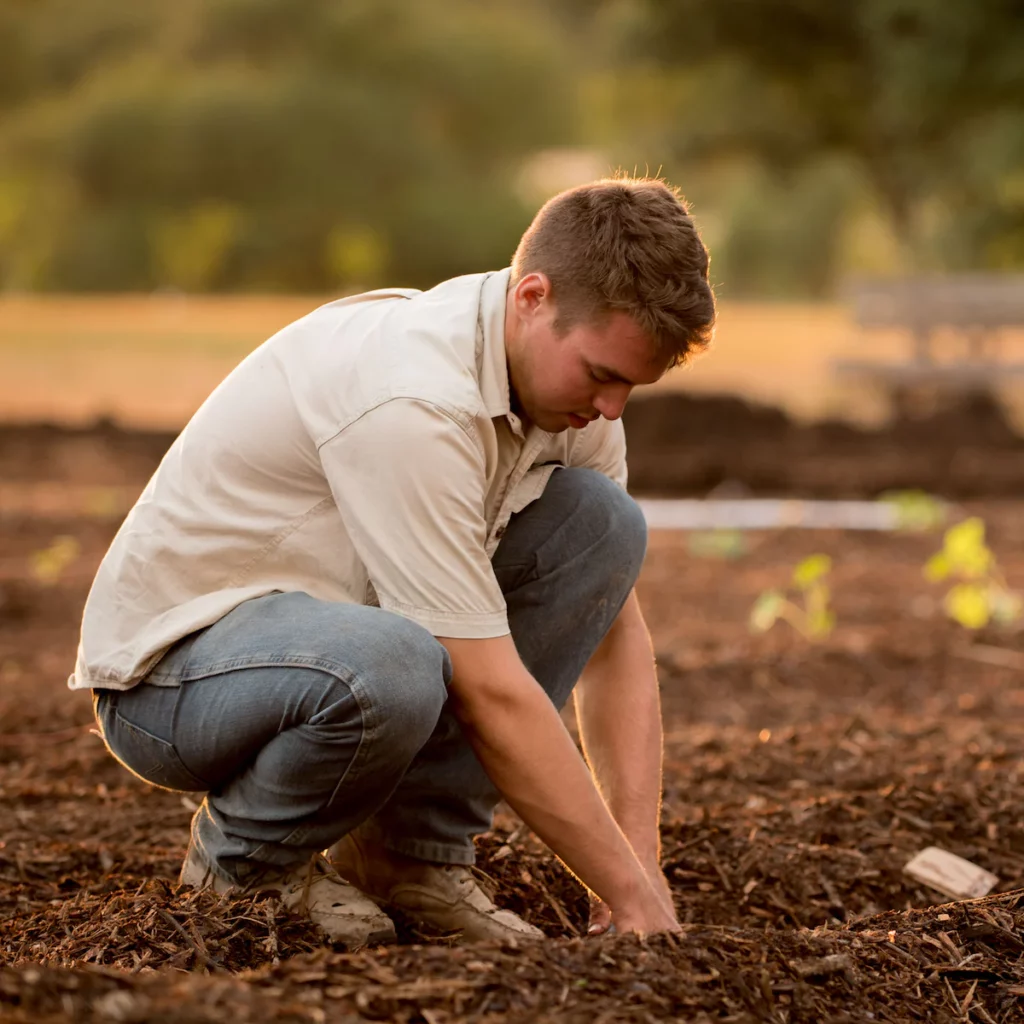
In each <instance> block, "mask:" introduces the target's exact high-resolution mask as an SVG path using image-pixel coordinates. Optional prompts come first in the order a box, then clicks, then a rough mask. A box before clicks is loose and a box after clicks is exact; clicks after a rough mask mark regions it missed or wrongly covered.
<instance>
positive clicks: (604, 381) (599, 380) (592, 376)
mask: <svg viewBox="0 0 1024 1024" xmlns="http://www.w3.org/2000/svg"><path fill="white" fill-rule="evenodd" d="M587 373H589V374H590V379H591V380H595V381H597V383H598V384H607V383H608V380H607V378H605V377H599V376H598V375H597V374H596V373H594V371H593V370H591V369H588V370H587Z"/></svg>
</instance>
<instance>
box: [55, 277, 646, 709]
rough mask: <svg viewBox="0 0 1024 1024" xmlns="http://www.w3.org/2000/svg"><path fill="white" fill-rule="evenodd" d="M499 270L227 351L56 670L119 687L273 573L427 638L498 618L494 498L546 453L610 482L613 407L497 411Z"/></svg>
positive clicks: (112, 553) (501, 626) (512, 492)
mask: <svg viewBox="0 0 1024 1024" xmlns="http://www.w3.org/2000/svg"><path fill="white" fill-rule="evenodd" d="M509 276H510V271H509V270H507V269H506V270H504V271H500V272H498V273H491V274H476V275H471V276H466V277H460V278H455V279H453V280H451V281H446V282H444V283H443V284H440V285H438V286H437V287H436V288H433V289H431V290H430V291H427V292H417V291H413V290H394V291H378V292H369V293H366V294H363V295H357V296H353V297H351V298H347V299H342V300H340V301H338V302H331V303H328V304H327V305H325V306H321V307H320V308H319V309H317V310H314V311H313V312H312V313H310V314H309V315H308V316H306V317H303V318H302V319H301V320H298V321H296V322H295V323H293V324H290V325H289V326H287V327H285V328H284V329H283V330H281V331H280V332H278V333H277V334H276V335H274V336H273V337H272V338H271V339H270V340H269V341H267V342H265V343H264V344H263V345H261V346H260V347H259V348H257V349H256V350H255V351H254V352H252V353H251V354H250V355H249V356H248V357H247V358H246V359H245V360H244V361H243V362H242V363H241V364H239V366H238V367H236V368H235V370H233V371H232V372H231V373H230V374H229V375H228V377H227V378H226V379H225V380H224V381H223V382H222V383H221V384H220V386H219V387H218V388H217V389H216V390H215V391H214V392H213V394H211V395H210V397H209V398H208V399H207V400H206V402H205V403H204V404H203V405H202V406H201V408H200V409H199V410H198V411H197V412H196V414H195V416H194V417H193V418H192V419H191V421H190V422H189V423H188V425H187V426H186V427H185V429H184V431H183V432H182V433H181V435H180V436H179V437H178V438H177V440H176V441H175V442H174V444H173V445H172V446H171V448H170V449H169V450H168V452H167V454H166V455H165V456H164V459H163V460H162V462H161V463H160V466H159V468H158V469H157V471H156V473H155V474H154V475H153V477H152V479H151V480H150V481H149V483H148V484H147V486H146V489H145V490H144V491H143V493H142V495H141V497H140V498H139V500H138V502H137V503H136V504H135V507H134V508H133V509H132V510H131V512H130V513H129V514H128V516H127V518H126V519H125V521H124V523H123V524H122V526H121V529H120V530H119V531H118V533H117V536H116V537H115V538H114V541H113V543H112V544H111V547H110V549H109V551H108V552H107V554H106V556H105V557H104V559H103V562H102V563H101V565H100V568H99V571H98V573H97V576H96V579H95V581H94V582H93V586H92V589H91V591H90V593H89V597H88V600H87V602H86V606H85V612H84V615H83V622H82V637H81V643H80V645H79V650H78V659H77V663H76V666H75V671H74V674H73V675H72V676H71V679H70V681H69V685H70V686H71V687H72V688H76V689H77V688H86V687H111V688H114V689H128V688H130V687H131V686H132V685H134V684H135V683H136V682H138V681H139V680H140V679H142V678H143V677H144V676H145V675H146V674H147V673H148V672H149V670H150V669H151V668H152V667H153V666H154V665H155V664H156V662H157V661H158V660H159V659H160V657H161V656H162V655H163V654H164V653H165V652H166V651H167V649H168V648H169V647H170V646H171V645H172V644H173V643H175V641H177V640H179V639H181V638H182V637H184V636H186V635H188V634H189V633H192V632H194V631H195V630H198V629H202V628H204V627H206V626H208V625H210V624H212V623H213V622H215V621H217V619H219V618H221V617H222V616H224V615H226V614H227V613H228V612H229V611H231V609H232V608H234V607H236V606H237V605H238V604H240V603H241V602H242V601H246V600H249V599H250V598H254V597H259V596H262V595H264V594H269V593H272V592H274V591H305V592H306V593H308V594H310V595H312V596H313V597H317V598H321V599H324V600H329V601H342V602H349V603H357V604H379V605H380V607H382V608H385V609H388V610H390V611H393V612H396V613H397V614H399V615H403V616H405V617H406V618H409V619H412V620H413V621H415V622H418V623H420V624H421V625H423V626H424V627H425V628H426V629H428V630H429V631H430V632H432V633H433V634H434V635H435V636H447V637H468V638H483V637H494V636H502V635H504V634H506V633H508V620H507V616H506V610H505V602H504V599H503V597H502V593H501V589H500V588H499V586H498V583H497V581H496V579H495V577H494V573H493V571H492V568H491V562H490V559H491V556H492V555H493V554H494V551H495V549H496V548H497V546H498V543H499V541H500V540H501V536H502V534H503V532H504V530H505V527H506V525H507V524H508V521H509V519H510V518H511V516H512V515H513V514H514V513H515V512H518V511H520V510H521V509H523V508H525V507H526V506H527V505H528V504H529V503H530V502H531V501H533V500H535V499H536V498H537V497H539V496H540V494H541V493H542V492H543V490H544V486H545V484H546V483H547V481H548V478H549V477H550V475H551V473H552V472H553V471H554V469H555V468H557V467H558V466H589V467H591V468H594V469H597V470H599V471H601V472H603V473H605V474H607V475H608V476H610V477H611V478H612V479H614V480H616V481H617V482H619V483H620V484H621V485H622V486H625V483H626V462H625V438H624V434H623V431H622V425H621V423H620V422H618V421H616V422H609V421H607V420H603V419H602V420H598V421H596V422H594V423H592V424H590V425H589V426H588V427H586V428H585V429H584V430H579V431H577V430H567V431H565V432H563V433H560V434H549V433H546V432H544V431H542V430H539V429H537V428H536V427H531V428H529V429H528V430H526V431H525V432H524V429H523V424H522V423H521V421H520V420H519V418H518V417H517V416H516V415H515V414H514V413H513V412H512V411H511V409H510V402H509V382H508V368H507V363H506V357H505V336H504V324H505V297H506V293H507V290H508V283H509Z"/></svg>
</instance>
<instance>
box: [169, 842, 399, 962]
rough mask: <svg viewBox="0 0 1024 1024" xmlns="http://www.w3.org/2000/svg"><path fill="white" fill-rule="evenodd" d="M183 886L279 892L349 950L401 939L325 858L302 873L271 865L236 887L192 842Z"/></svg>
mask: <svg viewBox="0 0 1024 1024" xmlns="http://www.w3.org/2000/svg"><path fill="white" fill-rule="evenodd" d="M178 881H179V883H180V884H181V885H190V886H192V887H193V888H196V889H212V890H213V891H214V892H219V893H225V894H230V893H254V892H272V893H277V895H278V896H279V897H280V899H281V902H282V903H283V904H284V905H285V906H286V907H287V908H288V909H289V910H290V911H292V912H293V913H295V914H300V915H302V916H304V917H308V918H309V920H310V921H312V922H313V923H314V924H315V925H318V926H319V927H320V928H321V929H323V931H324V932H325V933H326V935H327V937H328V938H329V939H330V940H331V941H332V942H337V943H342V944H343V945H344V946H345V948H346V949H349V950H355V949H361V948H362V947H364V946H379V945H384V944H386V943H391V942H394V941H395V940H396V936H395V925H394V922H393V921H392V920H391V918H390V917H388V916H387V914H385V913H383V912H382V911H381V909H380V908H379V907H378V906H377V905H376V904H375V903H374V902H373V900H371V899H369V898H368V897H367V896H364V895H363V893H361V892H360V891H359V890H358V889H357V888H356V887H355V886H352V885H349V884H348V883H347V882H346V881H345V880H344V879H343V878H341V876H340V875H338V873H337V872H336V871H334V870H333V869H332V868H331V866H330V864H328V863H327V861H326V860H325V859H324V858H323V857H322V856H321V855H320V854H316V855H315V856H313V857H311V858H310V860H309V861H308V862H307V863H306V864H303V865H302V866H301V867H298V868H282V869H278V868H275V867H273V866H268V867H267V868H266V870H264V871H261V872H260V873H259V874H257V875H255V876H254V877H253V878H252V879H251V880H250V881H247V882H246V883H245V884H244V885H235V884H233V883H232V882H229V881H228V880H227V879H225V878H222V877H221V876H220V875H217V874H214V872H213V869H212V868H211V867H210V865H209V864H208V863H207V862H206V858H205V857H203V855H202V853H200V851H199V849H198V848H197V847H196V845H195V843H189V847H188V853H187V854H186V855H185V862H184V864H182V867H181V875H180V877H179V879H178Z"/></svg>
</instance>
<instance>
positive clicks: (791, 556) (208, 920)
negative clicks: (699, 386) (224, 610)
mask: <svg viewBox="0 0 1024 1024" xmlns="http://www.w3.org/2000/svg"><path fill="white" fill-rule="evenodd" d="M75 451H76V452H77V451H78V449H75ZM127 452H128V454H127V455H126V456H125V462H124V477H123V478H122V479H121V480H120V481H119V482H120V483H121V484H123V483H124V482H125V480H128V481H129V482H131V481H132V480H135V481H136V482H137V483H138V484H139V486H141V482H142V475H143V474H142V472H141V470H140V469H139V466H141V462H139V463H138V465H137V461H136V460H140V459H141V456H140V451H139V448H138V447H135V448H131V447H130V446H129V449H127ZM112 458H113V456H112ZM142 461H144V460H142ZM2 462H3V458H2V453H0V463H2ZM53 465H57V466H59V467H61V473H62V474H63V476H62V479H66V480H70V481H72V482H75V480H76V477H75V474H76V473H81V474H86V475H87V474H88V473H89V472H90V469H89V463H88V461H87V460H86V461H84V462H82V463H78V462H77V461H76V459H75V458H72V457H71V456H69V455H68V454H67V453H65V455H64V456H62V457H61V458H58V459H56V461H55V462H54V463H53ZM111 466H112V467H113V468H112V469H111V475H110V477H109V480H108V482H109V481H113V480H114V479H115V474H114V469H116V459H115V462H113V463H111ZM967 511H971V512H976V513H978V514H981V515H983V516H984V518H985V519H986V522H987V523H988V525H989V539H990V541H991V543H992V545H993V547H994V549H995V550H996V552H997V555H998V557H999V559H1000V563H1001V564H1002V566H1003V568H1004V570H1005V572H1006V573H1007V576H1008V578H1009V579H1010V581H1011V583H1016V585H1017V586H1018V587H1020V586H1021V585H1022V583H1024V515H1022V514H1021V513H1022V511H1024V509H1022V507H1021V505H1020V504H1019V503H1014V502H991V501H989V502H980V503H978V504H976V505H971V506H970V507H969V508H968V509H967ZM115 528H116V522H113V521H111V520H110V519H104V518H95V517H87V516H82V515H72V514H70V513H69V514H68V515H67V516H66V517H65V518H64V519H54V518H52V517H49V518H45V517H43V518H37V519H34V518H32V517H25V516H21V517H15V518H8V519H7V520H5V521H4V523H3V528H2V529H0V592H2V593H3V594H5V595H7V596H6V598H5V601H4V602H0V1020H3V1021H5V1022H6V1021H12V1022H18V1024H20V1022H29V1021H32V1022H39V1021H42V1022H54V1024H57V1022H60V1024H65V1022H71V1021H76V1022H77V1021H126V1022H142V1021H159V1022H167V1024H179V1022H180V1024H184V1022H186V1021H187V1022H192V1021H198V1022H205V1021H210V1022H214V1021H216V1022H217V1024H223V1022H224V1021H225V1020H232V1021H239V1022H246V1021H264V1020H267V1021H314V1022H328V1021H339V1022H345V1024H355V1022H357V1021H367V1020H379V1021H390V1022H395V1024H399V1022H401V1024H468V1022H471V1021H472V1022H498V1021H501V1022H518V1021H523V1022H526V1021H560V1022H561V1021H569V1022H577V1021H578V1022H580V1024H583V1022H587V1024H590V1022H594V1021H599V1022H610V1021H631V1022H632V1021H636V1022H647V1021H652V1020H685V1021H698V1022H700V1021H736V1022H739V1021H743V1022H748V1021H749V1022H754V1021H757V1022H773V1024H775V1022H777V1024H784V1022H808V1024H810V1022H815V1024H817V1022H821V1021H829V1022H832V1021H836V1022H842V1021H850V1022H853V1021H857V1022H863V1021H890V1022H903V1021H936V1022H945V1021H949V1022H953V1021H975V1022H983V1024H988V1022H990V1021H996V1022H999V1024H1010V1022H1014V1021H1022V1020H1024V955H1022V954H1024V819H1022V815H1021V813H1020V806H1021V805H1020V791H1021V783H1022V781H1024V779H1022V776H1024V730H1022V728H1021V726H1022V724H1024V635H1022V634H1021V633H1020V632H1019V631H1018V632H1006V631H997V630H988V631H979V632H975V633H966V632H965V631H963V630H961V629H960V628H959V627H957V626H955V625H953V624H952V623H950V622H948V621H946V620H945V618H944V617H943V615H942V613H941V600H940V598H941V595H940V594H937V593H935V592H934V589H931V590H930V589H929V587H928V585H926V584H925V583H924V581H923V580H922V577H921V572H920V568H921V565H922V564H923V562H924V560H925V559H926V558H927V557H928V555H929V554H930V553H931V552H932V551H933V550H935V548H936V547H937V545H938V539H937V537H936V536H935V535H892V536H889V535H877V536H875V535H854V534H843V533H835V532H825V533H820V534H815V535H810V534H807V533H799V532H783V533H777V534H764V535H752V536H751V537H750V538H749V544H748V547H747V549H746V550H745V551H744V552H743V553H742V555H741V557H739V558H737V559H736V560H733V561H721V560H715V559H708V558H699V557H696V556H695V555H694V554H693V553H691V551H690V550H689V549H688V547H687V544H686V540H685V538H684V537H681V536H678V535H671V534H657V535H653V536H652V538H651V546H650V555H649V558H648V562H647V566H646V568H645V571H644V575H643V578H642V580H641V584H640V596H641V601H642V603H643V605H644V608H645V612H646V614H647V617H648V620H649V623H650V625H651V630H652V634H653V638H654V642H655V648H656V652H657V655H658V660H659V665H660V674H661V681H662V695H663V703H664V711H665V725H666V765H665V803H664V814H663V829H662V841H663V854H664V856H663V860H664V865H665V870H666V874H667V876H668V878H669V881H670V884H671V886H672V889H673V894H674V898H675V901H676V905H677V908H678V910H679V915H680V919H681V921H682V922H683V929H684V930H683V932H682V933H681V934H679V935H677V936H670V937H655V938H651V939H649V940H646V941H641V940H639V939H636V938H634V937H629V936H608V937H603V938H599V939H595V938H588V937H586V936H585V930H586V913H587V901H586V895H585V893H584V891H583V890H582V888H581V887H580V886H579V884H578V883H577V882H576V880H575V879H574V878H573V877H572V876H571V875H570V874H569V873H568V872H567V871H566V870H565V869H564V867H562V865H560V864H559V863H558V862H557V861H556V860H555V859H554V858H553V857H552V856H551V855H550V853H549V852H548V851H547V850H546V849H545V848H544V847H543V846H542V844H540V843H539V841H538V840H537V839H536V838H535V837H533V836H532V835H531V834H530V833H529V831H528V830H525V829H524V828H523V827H522V826H521V823H519V822H518V820H517V819H515V817H514V816H513V815H511V814H509V813H508V812H507V811H503V812H502V813H500V814H499V815H498V818H497V820H496V824H495V829H494V830H493V831H492V832H491V833H488V834H487V835H485V836H482V837H481V838H480V840H479V862H478V869H479V871H480V877H481V880H482V882H483V884H484V885H485V886H486V887H489V888H491V889H492V890H493V891H494V892H495V893H496V895H497V898H498V900H499V902H501V903H502V904H503V905H505V906H507V907H509V908H511V909H513V910H515V911H517V912H519V913H521V914H522V915H523V916H524V917H525V918H526V919H527V920H529V921H531V922H532V923H534V924H536V925H537V926H539V927H540V928H542V929H543V930H544V931H545V933H546V934H547V936H548V938H547V939H546V940H545V941H544V942H543V943H541V944H538V945H533V944H520V945H518V946H514V945H496V944H484V945H476V946H466V947H461V946H458V945H454V944H453V940H452V937H451V936H443V935H442V936H436V935H434V936H432V935H425V934H422V933H420V932H417V931H416V929H415V928H413V927H412V925H411V924H410V922H408V921H399V922H398V924H399V937H400V940H401V941H400V944H399V945H398V946H395V947H391V948H388V949H381V950H366V951H362V952H356V953H348V952H344V951H342V950H340V949H334V948H331V947H330V946H326V945H325V944H324V942H323V940H322V937H321V936H320V934H319V933H318V932H317V931H316V929H314V928H313V927H312V926H310V925H308V924H306V923H304V922H303V921H301V920H299V919H297V918H295V917H292V916H290V915H289V914H287V913H286V912H285V911H284V910H283V909H282V907H281V906H280V904H279V903H278V902H277V901H275V900H274V899H272V898H270V897H247V898H243V899H227V898H223V897H218V896H216V895H214V894H212V893H208V892H204V893H197V892H194V891H191V890H187V889H180V888H178V887H177V886H176V884H175V881H174V880H175V878H176V875H177V871H178V868H179V866H180V863H181V857H182V855H183V853H184V845H185V841H186V838H187V830H188V822H189V818H190V816H191V814H192V812H193V811H194V809H195V806H196V800H197V799H199V796H198V795H197V794H178V793H167V792H162V791H158V790H155V789H152V788H150V787H147V786H145V785H144V784H142V783H140V782H138V781H137V780H136V779H134V778H133V777H131V776H130V775H129V774H128V773H127V772H125V771H124V770H123V769H122V768H120V766H118V765H117V764H116V763H115V762H114V761H113V759H112V758H110V756H109V755H108V754H107V753H106V751H105V750H104V748H103V746H102V743H101V742H100V740H99V739H98V737H97V736H96V735H94V734H93V732H92V731H91V728H92V723H91V711H90V707H89V703H88V700H87V699H86V698H85V697H84V696H83V695H81V694H70V693H68V691H67V690H66V687H65V678H66V674H67V671H68V668H69V665H70V663H71V662H72V661H73V656H74V648H75V643H76V640H77V618H78V616H79V615H80V612H81V605H82V601H83V600H84V597H85V592H86V590H87V588H88V585H89V582H90V580H91V577H92V574H93V572H94V571H95V565H96V563H97V561H98V559H99V557H100V555H101V554H102V551H103V549H104V548H105V546H106V544H107V543H109V539H110V536H111V535H112V531H113V530H114V529H115ZM55 534H69V535H72V536H75V537H76V538H77V539H78V540H79V542H80V544H81V549H82V553H81V556H80V557H79V559H78V560H77V561H76V562H75V563H74V564H73V565H72V566H70V567H69V569H68V570H67V572H66V573H64V574H63V575H62V576H61V577H60V579H58V580H57V581H55V582H52V583H47V582H44V581H41V580H39V579H37V578H34V577H33V574H32V571H31V557H30V555H31V552H32V551H35V550H39V549H41V548H44V547H46V546H47V545H48V544H49V543H50V542H51V540H52V538H53V536H54V535H55ZM814 551H825V552H827V553H829V554H830V555H831V556H832V557H833V560H834V570H833V573H832V577H833V578H832V585H833V592H834V601H835V607H836V611H837V615H838V621H839V627H838V628H837V630H836V632H835V633H834V634H833V635H832V636H831V637H829V638H828V639H827V640H826V641H824V642H823V643H821V644H817V645H812V644H809V643H807V642H806V641H804V640H802V639H801V638H799V637H797V636H795V635H794V634H793V633H792V632H791V631H787V630H786V629H785V628H782V627H778V628H776V629H775V630H773V631H772V632H771V633H769V634H767V635H765V636H759V637H754V636H751V635H749V634H748V633H747V631H746V628H745V621H746V615H747V613H748V611H749V609H750V606H751V604H752V602H753V600H754V599H755V597H756V596H757V594H758V593H759V592H760V591H761V590H763V589H765V588H766V587H770V586H778V585H781V584H784V583H785V580H786V578H787V577H788V574H789V572H791V570H792V566H793V565H794V564H795V563H796V562H797V561H798V560H799V559H800V558H802V557H804V556H806V555H807V554H809V553H812V552H814ZM926 846H939V847H941V848H943V849H946V850H949V851H950V852H952V853H956V854H958V855H960V856H962V857H965V858H967V859H968V860H971V861H973V862H975V863H977V864H979V865H981V866H982V867H984V868H986V869H987V870H989V871H991V872H993V873H994V874H996V875H997V876H998V878H999V882H998V884H997V886H996V889H995V891H994V892H993V894H992V895H989V896H986V897H984V898H982V899H979V900H969V901H961V902H952V903H951V902H948V900H947V899H946V898H945V897H943V896H942V895H941V894H940V893H937V892H935V891H934V890H931V889H929V888H927V887H925V886H922V885H920V884H919V883H917V882H915V881H914V880H913V879H911V878H910V877H909V876H908V875H906V874H905V872H904V870H903V868H904V865H905V864H906V863H907V861H908V860H909V859H910V858H911V857H912V856H913V855H914V854H915V853H917V852H918V851H920V850H921V849H922V848H924V847H926Z"/></svg>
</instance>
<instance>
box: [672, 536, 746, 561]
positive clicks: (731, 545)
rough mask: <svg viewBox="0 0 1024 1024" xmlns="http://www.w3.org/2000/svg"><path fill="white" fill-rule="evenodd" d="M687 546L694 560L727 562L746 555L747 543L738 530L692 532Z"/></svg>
mask: <svg viewBox="0 0 1024 1024" xmlns="http://www.w3.org/2000/svg"><path fill="white" fill-rule="evenodd" d="M687 546H688V548H689V551H690V554H691V555H693V556H694V558H721V559H723V560H725V561H727V562H732V561H735V560H736V559H737V558H742V557H743V556H744V555H745V554H746V553H747V542H746V539H745V538H744V536H743V534H742V532H741V531H740V530H694V531H693V532H692V533H691V534H690V536H689V541H688V544H687Z"/></svg>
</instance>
